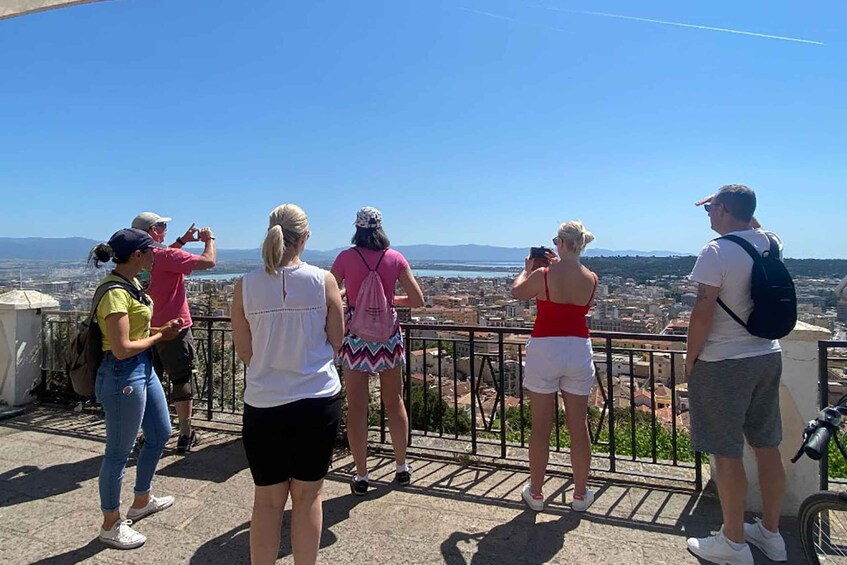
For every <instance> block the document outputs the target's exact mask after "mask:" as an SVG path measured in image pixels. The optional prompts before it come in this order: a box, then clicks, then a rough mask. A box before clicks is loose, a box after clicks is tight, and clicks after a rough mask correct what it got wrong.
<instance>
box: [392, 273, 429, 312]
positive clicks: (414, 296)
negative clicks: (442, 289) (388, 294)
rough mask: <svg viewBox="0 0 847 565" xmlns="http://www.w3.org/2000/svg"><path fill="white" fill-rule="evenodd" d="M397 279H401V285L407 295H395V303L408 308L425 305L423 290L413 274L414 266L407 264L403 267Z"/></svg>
mask: <svg viewBox="0 0 847 565" xmlns="http://www.w3.org/2000/svg"><path fill="white" fill-rule="evenodd" d="M397 280H399V281H400V286H402V287H403V290H405V291H406V296H395V297H394V304H395V305H397V306H405V307H406V308H420V307H422V306H423V305H424V296H423V291H422V290H421V287H420V285H419V284H418V281H417V280H416V279H415V275H413V274H412V268H411V267H408V266H407V267H406V268H405V269H403V272H401V273H400V276H399V277H398V278H397Z"/></svg>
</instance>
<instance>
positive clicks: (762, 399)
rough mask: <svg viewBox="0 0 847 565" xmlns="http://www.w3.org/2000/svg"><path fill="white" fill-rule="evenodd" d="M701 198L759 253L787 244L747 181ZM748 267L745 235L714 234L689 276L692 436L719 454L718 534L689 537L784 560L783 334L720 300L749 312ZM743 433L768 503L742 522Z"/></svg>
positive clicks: (747, 555) (693, 546) (713, 216)
mask: <svg viewBox="0 0 847 565" xmlns="http://www.w3.org/2000/svg"><path fill="white" fill-rule="evenodd" d="M701 204H702V205H704V206H703V207H704V208H705V210H706V212H707V213H708V215H709V220H710V222H711V228H712V229H713V230H714V231H716V232H717V233H719V234H720V235H721V236H725V235H728V234H732V235H735V236H738V237H741V238H743V239H744V240H746V241H748V242H749V243H750V244H752V245H753V247H755V248H756V250H757V251H759V253H763V252H765V251H767V250H768V249H770V245H771V240H774V241H776V243H777V245H778V246H779V250H780V253H781V252H782V242H781V241H780V240H779V238H778V237H777V236H776V235H775V234H773V233H770V232H765V231H763V230H762V229H761V228H760V226H759V223H758V222H757V221H756V219H755V218H754V217H753V213H754V212H755V210H756V195H755V193H754V192H753V191H752V190H751V189H749V188H748V187H746V186H744V185H737V184H733V185H727V186H724V187H722V188H721V189H720V190H719V191H718V192H717V193H716V194H715V195H714V196H712V197H709V198H706V199H704V200H701V201H700V202H698V203H697V205H701ZM752 269H753V259H752V257H750V255H749V254H748V253H747V252H746V251H745V250H744V249H743V248H742V247H741V246H740V245H739V244H737V243H735V242H733V241H731V240H729V239H720V238H718V239H715V240H712V241H710V242H709V243H707V244H706V246H705V247H703V249H702V250H701V251H700V255H699V256H698V257H697V262H696V264H695V265H694V270H693V271H692V272H691V280H692V281H694V282H696V283H698V291H697V302H696V304H695V306H694V310H693V311H692V312H691V321H690V323H689V327H688V352H687V355H686V360H685V369H686V375H687V376H688V390H689V405H690V411H691V412H690V414H691V441H692V447H693V449H694V450H695V451H700V452H706V453H710V454H711V455H712V457H713V458H714V460H715V464H716V466H717V474H716V477H715V480H716V482H717V485H718V497H719V499H720V503H721V511H722V514H723V527H722V528H721V530H720V531H719V532H718V533H717V535H714V536H710V537H706V538H689V540H688V548H689V550H690V551H691V552H692V553H694V554H695V555H696V556H698V557H700V558H702V559H705V560H707V561H710V562H713V563H732V564H735V563H737V564H744V565H746V564H750V565H752V564H753V562H754V561H753V555H752V553H751V551H750V547H749V546H748V545H747V542H750V543H752V544H753V545H755V546H756V547H758V548H759V549H761V550H762V552H763V553H764V554H765V555H766V556H767V557H769V558H770V559H772V560H774V561H786V560H787V557H786V552H785V542H784V541H783V539H782V536H781V535H780V534H779V529H778V528H779V516H780V513H781V506H782V497H783V493H784V491H785V471H784V469H783V467H782V457H781V456H780V453H779V444H780V442H781V441H782V418H781V416H780V412H779V382H780V376H781V374H782V353H781V350H780V346H779V341H777V340H770V339H764V338H761V337H756V336H754V335H751V334H750V333H749V332H748V331H747V329H746V328H745V327H744V326H742V325H741V324H740V323H739V322H737V321H736V320H734V319H733V318H732V317H731V316H730V315H729V314H728V313H727V312H726V311H725V309H724V307H723V306H721V305H720V304H719V302H718V299H720V301H721V302H723V303H724V304H725V305H726V307H727V308H729V309H730V310H731V311H732V312H733V313H735V314H736V316H738V317H739V318H740V319H742V320H747V318H748V317H749V316H750V312H751V311H752V309H753V301H752V299H751V297H750V287H751V276H752ZM745 438H746V440H747V442H748V443H749V444H750V446H751V447H752V448H753V452H754V453H755V455H756V462H757V466H758V475H759V484H760V486H761V490H762V500H763V505H764V512H763V515H762V519H761V520H757V521H756V523H754V524H745V523H744V506H745V500H746V497H747V476H746V474H745V472H744V464H743V459H742V456H743V449H744V440H745Z"/></svg>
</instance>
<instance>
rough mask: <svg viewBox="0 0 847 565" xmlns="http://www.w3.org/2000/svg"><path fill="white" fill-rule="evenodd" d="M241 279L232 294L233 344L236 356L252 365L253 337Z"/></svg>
mask: <svg viewBox="0 0 847 565" xmlns="http://www.w3.org/2000/svg"><path fill="white" fill-rule="evenodd" d="M242 292H243V291H242V284H241V279H239V280H238V282H236V283H235V291H234V292H233V293H232V305H231V306H230V317H231V319H232V342H233V344H235V354H236V355H238V358H239V359H241V360H242V361H244V364H245V365H248V366H249V365H250V360H251V359H253V335H252V334H251V333H250V324H249V323H248V322H247V316H246V315H245V314H244V296H243V294H242Z"/></svg>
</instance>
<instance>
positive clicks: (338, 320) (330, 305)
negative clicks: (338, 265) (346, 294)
mask: <svg viewBox="0 0 847 565" xmlns="http://www.w3.org/2000/svg"><path fill="white" fill-rule="evenodd" d="M324 287H325V292H326V338H327V340H329V343H330V345H332V350H333V351H335V352H338V350H340V349H341V342H342V341H343V340H344V305H343V304H342V303H341V291H339V290H338V282H336V280H335V276H334V275H333V274H332V273H327V274H326V284H325V285H324Z"/></svg>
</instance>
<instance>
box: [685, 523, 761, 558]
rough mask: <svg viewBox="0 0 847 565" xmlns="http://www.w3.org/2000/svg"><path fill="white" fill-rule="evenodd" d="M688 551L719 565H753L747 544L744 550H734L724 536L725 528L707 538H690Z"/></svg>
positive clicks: (751, 554)
mask: <svg viewBox="0 0 847 565" xmlns="http://www.w3.org/2000/svg"><path fill="white" fill-rule="evenodd" d="M688 551H690V552H691V553H693V554H694V555H696V556H697V557H700V558H701V559H705V560H706V561H708V562H709V563H718V565H753V564H754V563H755V562H754V561H753V553H752V552H751V551H750V546H749V545H747V544H746V543H745V544H744V547H743V548H742V549H734V548H733V547H732V546H731V545H729V540H727V539H726V536H724V535H723V528H721V530H720V531H719V532H715V535H713V536H710V537H707V538H688Z"/></svg>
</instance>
